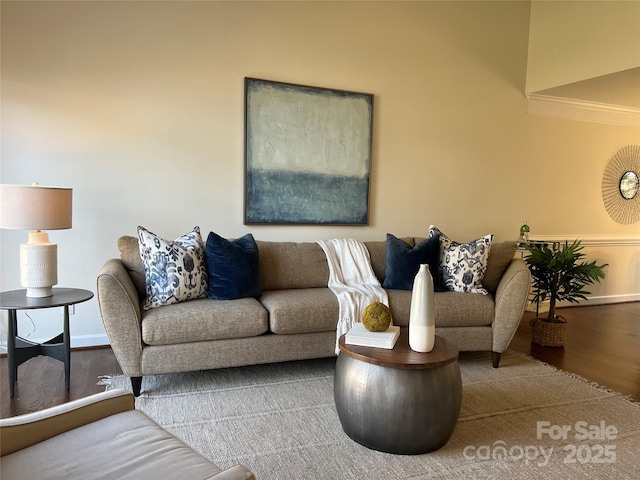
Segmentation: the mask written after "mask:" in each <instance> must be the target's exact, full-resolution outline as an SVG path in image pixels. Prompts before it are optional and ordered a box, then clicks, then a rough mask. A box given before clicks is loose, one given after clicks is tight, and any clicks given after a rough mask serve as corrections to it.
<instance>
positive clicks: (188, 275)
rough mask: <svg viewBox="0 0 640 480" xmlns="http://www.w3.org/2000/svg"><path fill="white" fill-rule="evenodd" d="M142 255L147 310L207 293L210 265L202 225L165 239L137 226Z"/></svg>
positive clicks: (145, 306) (144, 305)
mask: <svg viewBox="0 0 640 480" xmlns="http://www.w3.org/2000/svg"><path fill="white" fill-rule="evenodd" d="M138 240H139V250H140V258H141V259H142V265H143V266H144V277H145V283H146V286H147V290H146V291H147V298H146V299H145V301H144V304H143V305H142V306H143V308H144V309H145V310H148V309H150V308H155V307H160V306H162V305H171V304H174V303H179V302H183V301H186V300H192V299H195V298H200V297H204V296H206V295H207V268H206V264H205V258H204V244H203V243H202V237H201V236H200V228H199V227H195V228H194V229H193V230H192V231H191V232H189V233H187V234H185V235H182V236H181V237H178V238H177V239H176V240H174V241H169V240H164V239H162V238H160V237H159V236H158V235H156V234H155V233H152V232H150V231H149V230H147V229H146V228H144V227H138Z"/></svg>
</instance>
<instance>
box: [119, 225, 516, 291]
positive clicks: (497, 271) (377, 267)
mask: <svg viewBox="0 0 640 480" xmlns="http://www.w3.org/2000/svg"><path fill="white" fill-rule="evenodd" d="M424 239H425V237H416V238H411V237H403V240H404V241H405V242H407V244H409V246H412V247H413V246H415V245H416V244H417V243H420V242H421V241H423V240H424ZM256 243H257V245H258V251H259V252H260V279H261V282H262V290H263V291H267V290H282V289H290V288H320V287H326V286H327V284H328V283H329V265H328V264H327V258H326V256H325V254H324V252H323V251H322V248H321V247H320V245H318V244H317V243H316V242H265V241H261V240H256ZM364 244H365V246H366V247H367V250H369V255H370V257H371V267H372V268H373V272H374V273H375V274H376V277H378V280H379V281H380V284H382V283H383V282H384V279H385V277H386V254H387V242H386V241H371V242H364ZM516 246H517V243H516V242H494V243H493V244H492V246H491V252H490V253H489V260H488V264H487V271H486V273H485V276H484V280H483V281H482V284H483V285H484V287H485V288H486V289H487V290H489V292H491V293H495V292H496V289H497V288H498V283H499V282H500V279H501V278H502V275H503V274H504V272H505V270H506V269H507V267H508V266H509V263H510V262H511V260H512V259H513V257H514V255H515V251H516ZM118 247H119V249H120V258H121V259H122V263H123V264H124V266H125V268H126V269H127V270H128V272H129V274H130V275H131V278H132V280H133V283H134V284H135V286H136V289H137V290H138V293H139V294H140V296H141V298H144V297H145V296H146V290H145V280H144V269H143V267H142V260H141V259H140V253H139V251H138V238H137V237H131V236H123V237H120V239H119V240H118Z"/></svg>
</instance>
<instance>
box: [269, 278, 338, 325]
mask: <svg viewBox="0 0 640 480" xmlns="http://www.w3.org/2000/svg"><path fill="white" fill-rule="evenodd" d="M260 301H261V302H262V304H263V305H264V308H266V309H267V311H268V312H269V329H270V330H271V331H272V332H273V333H278V334H283V335H287V334H293V333H311V332H327V331H334V332H335V330H336V328H337V325H338V316H339V314H340V306H339V304H338V299H337V298H336V296H335V294H334V293H333V292H332V291H331V290H329V289H328V288H326V287H325V288H296V289H287V290H270V291H266V292H263V293H262V297H260Z"/></svg>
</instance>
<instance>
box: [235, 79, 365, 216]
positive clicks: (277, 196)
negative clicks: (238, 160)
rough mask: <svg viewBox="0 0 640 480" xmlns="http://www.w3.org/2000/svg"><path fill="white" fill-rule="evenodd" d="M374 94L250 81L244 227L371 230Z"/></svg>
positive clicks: (247, 114) (246, 130) (246, 96)
mask: <svg viewBox="0 0 640 480" xmlns="http://www.w3.org/2000/svg"><path fill="white" fill-rule="evenodd" d="M372 127H373V94H368V93H358V92H350V91H345V90H335V89H329V88H321V87H311V86H307V85H297V84H292V83H283V82H275V81H270V80H261V79H257V78H249V77H247V78H245V202H244V206H245V209H244V210H245V216H244V223H245V225H249V224H309V225H368V224H369V188H370V185H369V184H370V182H369V178H370V173H371V143H372Z"/></svg>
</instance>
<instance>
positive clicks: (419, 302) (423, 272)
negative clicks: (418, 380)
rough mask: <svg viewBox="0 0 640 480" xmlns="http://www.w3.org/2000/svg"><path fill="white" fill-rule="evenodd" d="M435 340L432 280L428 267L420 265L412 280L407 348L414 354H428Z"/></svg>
mask: <svg viewBox="0 0 640 480" xmlns="http://www.w3.org/2000/svg"><path fill="white" fill-rule="evenodd" d="M435 339H436V309H435V304H434V303H433V278H432V277H431V272H430V271H429V265H426V264H422V265H420V269H419V270H418V273H417V274H416V276H415V278H414V280H413V291H412V293H411V312H410V314H409V346H410V347H411V350H414V351H416V352H422V353H426V352H430V351H431V350H433V344H434V343H435Z"/></svg>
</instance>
